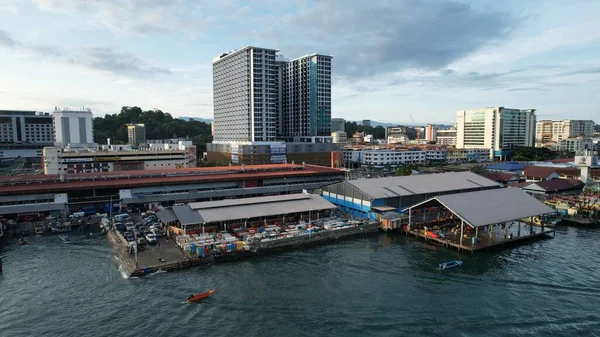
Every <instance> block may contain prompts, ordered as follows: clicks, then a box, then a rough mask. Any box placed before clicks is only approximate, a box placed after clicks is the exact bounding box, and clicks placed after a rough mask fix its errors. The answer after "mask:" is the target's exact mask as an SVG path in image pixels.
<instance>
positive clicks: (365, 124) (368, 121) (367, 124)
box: [362, 119, 371, 126]
mask: <svg viewBox="0 0 600 337" xmlns="http://www.w3.org/2000/svg"><path fill="white" fill-rule="evenodd" d="M362 126H371V120H370V119H363V120H362Z"/></svg>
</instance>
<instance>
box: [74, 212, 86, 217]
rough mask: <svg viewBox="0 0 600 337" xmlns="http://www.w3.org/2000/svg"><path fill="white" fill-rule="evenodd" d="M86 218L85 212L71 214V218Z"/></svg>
mask: <svg viewBox="0 0 600 337" xmlns="http://www.w3.org/2000/svg"><path fill="white" fill-rule="evenodd" d="M84 216H85V212H75V213H73V214H71V218H83V217H84Z"/></svg>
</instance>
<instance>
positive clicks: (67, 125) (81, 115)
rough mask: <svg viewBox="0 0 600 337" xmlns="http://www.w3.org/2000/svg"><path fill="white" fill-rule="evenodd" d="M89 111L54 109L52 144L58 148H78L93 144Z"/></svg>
mask: <svg viewBox="0 0 600 337" xmlns="http://www.w3.org/2000/svg"><path fill="white" fill-rule="evenodd" d="M93 118H94V116H93V115H92V111H91V110H90V109H86V110H80V111H72V110H67V109H63V110H59V109H56V110H55V111H54V112H52V120H53V123H54V144H55V145H56V146H58V147H64V146H71V147H79V146H86V145H91V144H94V133H93V129H92V120H93Z"/></svg>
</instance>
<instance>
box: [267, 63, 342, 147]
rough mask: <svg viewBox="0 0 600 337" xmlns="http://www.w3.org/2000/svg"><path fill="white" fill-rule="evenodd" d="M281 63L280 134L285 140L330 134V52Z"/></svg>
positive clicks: (299, 139) (295, 140)
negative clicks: (328, 54)
mask: <svg viewBox="0 0 600 337" xmlns="http://www.w3.org/2000/svg"><path fill="white" fill-rule="evenodd" d="M278 65H279V66H280V67H281V72H280V74H281V75H280V76H281V110H280V113H281V120H282V122H281V127H282V129H281V132H280V134H281V136H282V137H283V138H284V139H285V140H287V141H294V142H297V141H301V139H302V138H303V137H319V136H320V137H323V136H326V137H330V136H331V56H327V55H321V54H311V55H307V56H302V57H299V58H297V59H293V60H290V61H282V62H278Z"/></svg>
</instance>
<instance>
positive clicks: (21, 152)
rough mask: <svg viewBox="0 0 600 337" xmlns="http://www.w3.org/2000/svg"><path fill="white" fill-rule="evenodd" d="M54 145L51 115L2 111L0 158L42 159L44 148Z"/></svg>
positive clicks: (0, 117) (37, 112) (35, 112)
mask: <svg viewBox="0 0 600 337" xmlns="http://www.w3.org/2000/svg"><path fill="white" fill-rule="evenodd" d="M53 143H54V130H53V125H52V115H50V113H46V112H40V111H23V110H0V158H41V157H42V148H43V147H44V146H49V145H52V144H53Z"/></svg>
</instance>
